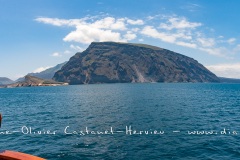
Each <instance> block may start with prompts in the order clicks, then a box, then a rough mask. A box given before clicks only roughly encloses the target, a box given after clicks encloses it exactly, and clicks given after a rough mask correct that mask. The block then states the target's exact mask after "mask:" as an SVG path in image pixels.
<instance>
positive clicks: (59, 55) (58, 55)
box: [51, 52, 62, 57]
mask: <svg viewBox="0 0 240 160" xmlns="http://www.w3.org/2000/svg"><path fill="white" fill-rule="evenodd" d="M51 56H53V57H62V55H61V54H60V53H58V52H54V53H53V54H51Z"/></svg>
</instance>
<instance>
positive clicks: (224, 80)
mask: <svg viewBox="0 0 240 160" xmlns="http://www.w3.org/2000/svg"><path fill="white" fill-rule="evenodd" d="M218 78H219V79H220V82H221V83H240V79H235V78H224V77H218Z"/></svg>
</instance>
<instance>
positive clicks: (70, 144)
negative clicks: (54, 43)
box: [0, 83, 240, 160]
mask: <svg viewBox="0 0 240 160" xmlns="http://www.w3.org/2000/svg"><path fill="white" fill-rule="evenodd" d="M0 112H1V113H2V115H3V121H2V128H1V129H0V149H1V150H14V151H20V152H24V153H28V154H33V155H37V156H40V157H43V158H46V159H50V160H61V159H62V160H73V159H89V160H92V159H94V160H95V159H138V160H139V159H182V160H185V159H239V158H240V85H239V84H211V83H142V84H96V85H75V86H59V87H26V88H6V89H0Z"/></svg>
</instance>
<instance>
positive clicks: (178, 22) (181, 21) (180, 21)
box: [159, 17, 202, 30]
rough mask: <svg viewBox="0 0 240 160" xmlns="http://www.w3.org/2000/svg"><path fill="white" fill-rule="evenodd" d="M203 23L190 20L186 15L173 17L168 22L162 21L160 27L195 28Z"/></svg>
mask: <svg viewBox="0 0 240 160" xmlns="http://www.w3.org/2000/svg"><path fill="white" fill-rule="evenodd" d="M201 25H202V24H201V23H197V22H189V21H188V20H187V19H186V18H185V17H182V18H180V17H171V18H169V19H168V22H167V23H161V24H160V26H159V27H160V28H162V29H166V30H172V29H195V28H196V27H199V26H201Z"/></svg>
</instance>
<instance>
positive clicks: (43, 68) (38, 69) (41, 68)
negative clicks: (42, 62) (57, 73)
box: [33, 66, 52, 73]
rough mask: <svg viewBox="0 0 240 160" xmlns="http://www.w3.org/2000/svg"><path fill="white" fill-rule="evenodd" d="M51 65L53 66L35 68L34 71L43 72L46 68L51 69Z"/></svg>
mask: <svg viewBox="0 0 240 160" xmlns="http://www.w3.org/2000/svg"><path fill="white" fill-rule="evenodd" d="M51 67H52V66H48V67H39V68H37V69H35V70H34V71H33V73H39V72H42V71H44V70H46V69H49V68H51Z"/></svg>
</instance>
